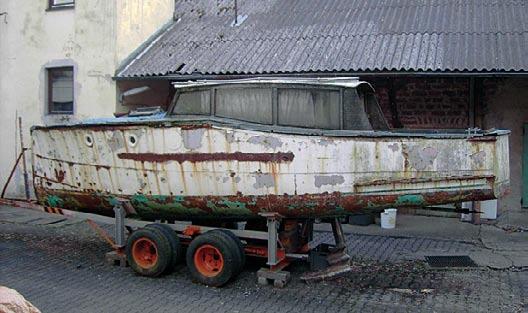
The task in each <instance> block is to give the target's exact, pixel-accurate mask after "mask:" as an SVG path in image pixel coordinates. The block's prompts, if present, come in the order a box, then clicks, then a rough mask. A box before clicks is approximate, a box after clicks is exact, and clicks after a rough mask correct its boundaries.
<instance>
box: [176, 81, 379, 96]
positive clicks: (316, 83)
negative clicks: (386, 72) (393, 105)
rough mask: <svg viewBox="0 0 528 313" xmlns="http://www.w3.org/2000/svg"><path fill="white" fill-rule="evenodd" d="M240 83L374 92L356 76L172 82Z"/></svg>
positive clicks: (184, 85)
mask: <svg viewBox="0 0 528 313" xmlns="http://www.w3.org/2000/svg"><path fill="white" fill-rule="evenodd" d="M240 84H252V85H255V84H289V85H312V86H314V87H315V86H328V87H344V88H362V89H363V88H365V89H368V90H370V91H372V92H374V88H372V85H370V84H369V83H367V82H365V81H360V80H359V79H358V77H315V78H313V77H256V78H245V79H226V80H196V81H186V82H174V83H173V86H174V88H176V89H182V88H192V87H213V86H220V85H240Z"/></svg>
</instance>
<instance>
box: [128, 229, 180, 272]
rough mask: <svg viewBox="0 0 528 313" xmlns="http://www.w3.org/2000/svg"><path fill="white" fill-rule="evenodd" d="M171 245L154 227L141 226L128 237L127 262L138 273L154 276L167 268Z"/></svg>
mask: <svg viewBox="0 0 528 313" xmlns="http://www.w3.org/2000/svg"><path fill="white" fill-rule="evenodd" d="M171 254H172V253H171V246H170V243H169V241H168V240H167V238H166V237H165V235H164V234H163V233H162V232H161V231H160V230H158V229H155V228H141V229H138V230H136V231H135V232H133V233H132V235H131V236H130V237H129V238H128V241H127V246H126V255H127V261H128V264H130V267H131V268H132V269H133V270H134V271H135V272H136V273H138V274H140V275H143V276H149V277H156V276H159V275H161V274H162V273H163V272H165V271H166V270H167V267H168V266H169V262H170V260H171Z"/></svg>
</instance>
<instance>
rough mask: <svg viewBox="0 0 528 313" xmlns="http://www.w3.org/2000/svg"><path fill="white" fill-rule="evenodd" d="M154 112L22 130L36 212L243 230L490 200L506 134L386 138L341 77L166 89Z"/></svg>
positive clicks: (500, 186)
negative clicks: (128, 208) (166, 103)
mask: <svg viewBox="0 0 528 313" xmlns="http://www.w3.org/2000/svg"><path fill="white" fill-rule="evenodd" d="M174 86H175V88H176V94H175V97H174V101H173V102H172V105H171V106H170V107H169V108H168V110H167V112H166V113H156V114H151V115H148V114H147V113H145V112H141V111H140V112H135V114H132V115H136V116H127V117H122V118H112V119H98V120H89V121H84V122H81V123H77V124H72V125H56V126H47V127H40V126H39V127H34V128H33V129H32V144H33V147H32V153H33V178H34V186H35V191H36V195H37V197H38V200H39V202H41V203H42V204H44V205H48V206H52V207H59V208H65V209H70V210H78V211H83V212H92V213H99V214H104V215H112V214H113V211H112V206H113V204H115V203H116V201H117V200H118V199H128V200H130V202H131V204H132V206H133V207H134V209H135V211H136V213H137V215H138V216H139V217H141V218H145V219H169V220H196V219H238V220H247V219H251V218H254V217H257V216H258V214H259V213H262V212H277V213H280V214H281V215H283V216H285V217H290V218H316V217H335V216H341V215H344V214H347V213H349V212H355V211H358V210H371V209H379V208H385V207H401V206H424V205H433V204H444V203H453V202H461V201H472V200H487V199H494V198H497V197H499V196H501V194H502V193H503V192H504V191H505V190H506V188H507V186H508V182H509V166H508V133H509V132H508V131H505V130H489V131H483V130H477V129H470V130H445V131H417V130H415V131H400V130H398V131H389V130H388V127H387V123H386V121H385V119H384V117H383V114H382V112H381V110H380V107H379V104H378V103H377V101H376V99H375V97H374V93H373V89H372V87H371V86H370V85H369V84H368V83H365V82H361V81H359V80H357V79H355V78H335V79H299V78H283V79H248V80H228V81H197V82H185V83H176V84H175V85H174Z"/></svg>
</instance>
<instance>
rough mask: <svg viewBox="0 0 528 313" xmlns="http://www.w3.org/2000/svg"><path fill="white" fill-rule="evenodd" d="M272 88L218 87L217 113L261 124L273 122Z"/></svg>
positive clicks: (221, 115)
mask: <svg viewBox="0 0 528 313" xmlns="http://www.w3.org/2000/svg"><path fill="white" fill-rule="evenodd" d="M271 99H272V91H271V88H218V89H216V96H215V105H216V108H215V115H217V116H220V117H226V118H232V119H237V120H243V121H248V122H254V123H260V124H273V110H272V100H271Z"/></svg>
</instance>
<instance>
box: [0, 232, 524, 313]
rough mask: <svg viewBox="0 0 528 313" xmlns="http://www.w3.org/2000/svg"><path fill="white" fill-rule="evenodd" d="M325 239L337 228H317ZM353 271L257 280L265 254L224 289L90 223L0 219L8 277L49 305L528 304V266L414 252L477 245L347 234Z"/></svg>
mask: <svg viewBox="0 0 528 313" xmlns="http://www.w3.org/2000/svg"><path fill="white" fill-rule="evenodd" d="M318 236H319V237H318V239H319V240H322V241H326V240H331V239H330V238H331V237H329V236H330V235H329V234H326V233H322V234H318ZM348 244H349V248H350V251H351V252H352V255H353V256H354V267H355V270H354V271H353V272H352V273H350V274H348V275H347V276H345V277H342V278H339V279H337V280H333V281H327V282H322V283H314V284H310V285H307V284H305V283H303V282H301V281H300V280H299V276H300V274H301V273H302V271H303V270H305V269H306V268H305V265H303V264H295V265H293V266H291V268H290V270H291V271H292V274H293V280H292V282H291V283H290V284H288V285H287V286H286V287H285V288H284V289H277V288H273V287H270V286H260V285H258V284H256V276H255V272H256V271H257V270H258V268H259V267H260V266H262V265H263V262H262V261H260V260H254V259H253V260H252V259H250V260H249V262H248V263H249V264H248V266H246V270H245V271H244V272H243V273H242V274H241V275H240V276H239V277H238V278H237V279H236V280H235V281H233V282H232V283H230V284H228V285H227V286H225V287H224V288H208V287H205V286H202V285H198V284H194V283H192V281H191V278H190V275H189V273H188V271H187V269H186V267H185V266H184V265H181V266H179V268H178V269H177V270H176V272H175V273H173V274H170V275H167V276H164V277H161V278H156V279H152V278H145V277H140V276H137V275H135V274H134V273H133V272H132V270H131V269H129V268H119V267H114V266H110V265H107V264H105V263H104V261H103V259H104V254H105V253H106V252H107V251H108V250H109V249H108V246H107V245H106V243H105V242H103V241H102V240H101V239H100V238H99V237H97V236H96V235H95V234H94V232H93V231H92V230H91V229H90V228H89V227H88V226H87V225H86V223H82V222H81V223H76V224H72V223H64V224H63V223H62V222H58V223H56V224H51V225H27V224H12V223H0V285H5V286H8V287H11V288H14V289H16V290H18V291H19V292H20V293H22V294H23V295H24V296H25V297H26V298H27V299H28V300H29V301H31V302H32V303H33V304H35V305H36V306H37V307H39V308H40V309H41V310H42V311H43V312H215V313H218V312H409V311H413V312H526V307H525V304H524V303H523V301H526V299H527V298H528V271H523V270H521V269H510V270H501V271H497V270H489V269H483V268H479V269H471V270H431V269H429V268H428V267H427V266H425V265H424V264H423V263H421V262H420V261H418V260H409V255H411V254H412V253H414V252H416V251H419V250H420V249H435V250H439V251H447V252H463V251H465V250H467V249H471V245H470V244H462V243H457V242H453V241H435V240H428V239H416V238H394V237H382V236H366V235H349V236H348Z"/></svg>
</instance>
